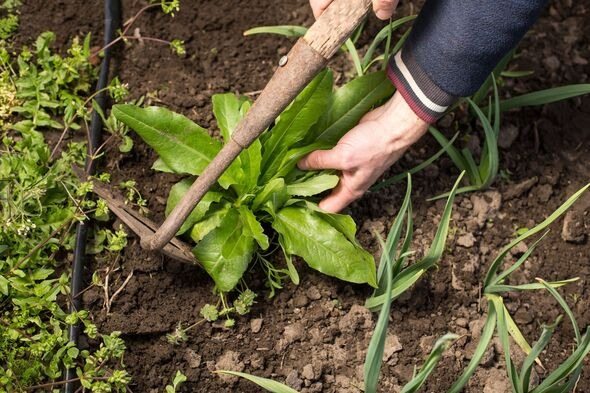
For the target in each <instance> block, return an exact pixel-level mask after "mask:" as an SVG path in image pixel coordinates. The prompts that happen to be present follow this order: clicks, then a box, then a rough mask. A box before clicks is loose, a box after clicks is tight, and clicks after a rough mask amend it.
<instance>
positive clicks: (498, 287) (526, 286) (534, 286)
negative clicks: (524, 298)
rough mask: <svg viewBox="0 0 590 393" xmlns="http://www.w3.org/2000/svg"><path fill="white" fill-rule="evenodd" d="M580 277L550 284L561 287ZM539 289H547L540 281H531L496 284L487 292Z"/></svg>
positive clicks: (486, 291)
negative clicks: (517, 283) (518, 283)
mask: <svg viewBox="0 0 590 393" xmlns="http://www.w3.org/2000/svg"><path fill="white" fill-rule="evenodd" d="M578 280H579V278H578V277H575V278H570V279H567V280H561V281H550V282H548V283H547V284H549V285H550V286H551V287H553V288H559V287H562V286H564V285H567V284H569V283H572V282H576V281H578ZM538 289H545V286H543V284H539V283H529V284H521V285H503V284H494V285H491V286H489V287H487V288H486V290H485V293H502V292H510V291H532V290H538Z"/></svg>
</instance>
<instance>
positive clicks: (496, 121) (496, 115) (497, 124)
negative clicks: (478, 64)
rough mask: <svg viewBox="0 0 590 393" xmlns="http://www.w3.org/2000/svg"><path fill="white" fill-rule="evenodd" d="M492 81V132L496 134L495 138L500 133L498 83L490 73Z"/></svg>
mask: <svg viewBox="0 0 590 393" xmlns="http://www.w3.org/2000/svg"><path fill="white" fill-rule="evenodd" d="M492 82H493V85H494V125H493V128H494V133H495V134H496V139H497V138H498V135H500V114H501V112H502V111H501V110H500V95H499V94H498V84H497V83H496V77H495V76H494V74H492Z"/></svg>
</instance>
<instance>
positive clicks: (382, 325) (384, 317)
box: [364, 237, 393, 393]
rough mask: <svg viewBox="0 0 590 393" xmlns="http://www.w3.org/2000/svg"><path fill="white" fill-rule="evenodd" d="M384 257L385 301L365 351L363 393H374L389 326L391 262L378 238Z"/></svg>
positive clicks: (391, 281)
mask: <svg viewBox="0 0 590 393" xmlns="http://www.w3.org/2000/svg"><path fill="white" fill-rule="evenodd" d="M378 239H379V242H380V243H381V247H382V249H383V255H385V264H386V273H385V281H386V288H385V299H384V302H383V305H382V306H381V312H380V313H379V318H378V319H377V324H376V325H375V330H374V331H373V336H372V337H371V342H370V343H369V348H368V349H367V357H366V359H365V365H364V376H365V393H376V392H377V384H378V382H379V373H380V371H381V364H382V361H383V350H384V348H385V339H386V337H387V326H388V325H389V310H390V308H391V290H392V286H393V277H392V274H391V273H392V270H391V269H392V266H391V264H392V262H391V258H390V257H389V252H388V250H387V246H386V245H385V243H384V242H383V239H381V237H379V238H378Z"/></svg>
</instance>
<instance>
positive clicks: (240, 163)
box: [213, 94, 262, 195]
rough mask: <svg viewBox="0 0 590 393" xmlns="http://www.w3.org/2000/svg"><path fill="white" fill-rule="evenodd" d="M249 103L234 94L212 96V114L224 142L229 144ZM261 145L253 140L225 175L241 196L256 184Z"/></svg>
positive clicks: (259, 166)
mask: <svg viewBox="0 0 590 393" xmlns="http://www.w3.org/2000/svg"><path fill="white" fill-rule="evenodd" d="M250 106H251V103H250V101H249V100H248V99H247V98H245V97H238V96H236V95H234V94H216V95H214V96H213V113H214V114H215V118H216V120H217V124H218V126H219V130H220V132H221V135H222V137H223V139H224V140H225V142H226V143H227V142H229V140H230V138H231V135H232V134H233V132H234V130H235V129H236V127H237V126H238V124H239V122H240V121H241V120H242V119H243V118H244V116H245V115H246V113H247V112H248V110H249V109H250ZM261 150H262V145H261V143H260V141H259V140H255V141H254V142H253V143H252V144H251V145H250V146H249V147H248V148H247V149H245V150H244V151H243V152H242V153H240V155H239V156H238V158H237V159H236V160H235V161H234V162H233V163H232V164H231V166H230V167H229V169H228V171H227V173H228V176H229V177H230V178H231V179H235V180H236V182H235V184H234V188H235V189H236V190H237V191H238V194H240V195H242V194H245V193H247V192H250V191H251V190H252V189H253V188H254V187H256V185H257V184H258V176H259V174H260V168H261V160H262V152H261Z"/></svg>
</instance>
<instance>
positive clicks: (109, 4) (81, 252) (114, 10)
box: [64, 0, 121, 393]
mask: <svg viewBox="0 0 590 393" xmlns="http://www.w3.org/2000/svg"><path fill="white" fill-rule="evenodd" d="M120 20H121V2H120V0H105V1H104V46H105V47H106V46H108V45H109V44H110V43H111V41H113V40H114V39H115V33H116V31H117V29H118V27H119V24H120ZM111 49H112V48H110V47H108V48H106V49H105V51H104V57H103V59H102V62H101V64H100V75H99V78H98V83H97V84H96V91H101V90H103V89H104V88H105V87H106V86H107V85H108V82H109V66H110V62H111ZM107 98H108V97H107V93H106V92H105V91H101V92H100V93H98V94H97V95H96V98H95V100H96V102H97V104H98V105H99V106H100V108H101V109H102V110H103V112H105V108H106V105H107ZM102 127H103V124H102V119H101V117H100V115H99V114H98V113H97V112H96V111H94V112H93V113H92V118H91V120H90V137H89V139H90V140H89V141H88V156H87V158H86V171H87V173H88V174H94V171H95V167H96V161H95V160H93V159H92V157H93V155H94V153H95V152H96V151H97V150H98V148H99V146H100V141H101V131H102ZM88 225H89V222H87V221H84V222H80V223H78V226H77V227H76V245H75V247H74V263H73V265H72V283H71V287H70V289H71V291H70V294H71V296H72V304H71V306H70V312H74V311H76V310H80V309H81V307H82V298H81V296H78V294H79V293H80V292H81V291H82V290H83V281H84V280H83V272H84V265H85V262H86V261H85V260H86V239H87V234H88ZM81 329H82V326H80V324H76V325H72V326H71V327H70V331H69V337H70V341H71V342H74V344H75V345H76V346H78V339H79V337H80V332H81ZM75 378H76V370H75V369H73V368H71V369H67V370H66V377H65V380H66V381H69V380H72V379H75ZM77 385H78V384H77V383H75V382H67V383H66V384H65V387H64V392H65V393H73V392H74V390H75V388H76V387H77Z"/></svg>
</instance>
